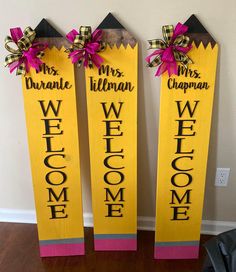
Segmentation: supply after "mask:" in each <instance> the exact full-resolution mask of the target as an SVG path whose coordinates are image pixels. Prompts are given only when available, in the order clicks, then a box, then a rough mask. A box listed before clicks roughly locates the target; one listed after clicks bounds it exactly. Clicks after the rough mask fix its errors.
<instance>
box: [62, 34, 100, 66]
mask: <svg viewBox="0 0 236 272" xmlns="http://www.w3.org/2000/svg"><path fill="white" fill-rule="evenodd" d="M66 38H67V40H68V41H70V42H71V43H72V44H73V45H72V47H71V48H70V49H67V50H66V51H67V52H70V53H69V57H70V58H71V61H72V63H78V64H79V66H80V65H81V63H82V62H83V64H84V67H86V68H87V67H88V66H89V67H90V68H91V67H92V66H93V64H95V66H96V67H97V68H100V66H101V64H102V63H103V58H102V57H100V56H99V55H98V54H97V52H98V51H101V47H102V41H101V40H102V30H100V29H97V30H95V31H94V32H93V33H92V34H91V37H90V38H87V37H84V36H83V35H81V33H78V32H77V30H75V29H73V30H71V31H70V32H69V33H68V34H67V35H66Z"/></svg>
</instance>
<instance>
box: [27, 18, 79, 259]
mask: <svg viewBox="0 0 236 272" xmlns="http://www.w3.org/2000/svg"><path fill="white" fill-rule="evenodd" d="M35 32H36V38H37V41H38V42H42V41H43V42H47V43H48V48H47V49H46V50H45V55H44V57H43V61H44V64H43V65H42V66H41V71H40V72H38V73H36V72H35V70H33V69H30V71H29V73H27V74H26V76H23V77H22V85H23V93H24V104H25V114H26V123H27V130H28V141H29V151H30V159H31V169H32V178H33V186H34V195H35V205H36V213H37V222H38V235H39V244H40V255H41V256H42V257H46V256H66V255H83V254H84V234H83V219H82V199H81V185H80V163H79V143H78V126H77V110H76V94H75V80H74V67H73V64H72V63H71V61H70V59H68V55H67V54H66V53H65V47H64V46H65V44H66V40H65V39H64V38H63V37H62V36H61V34H59V33H58V32H57V31H56V30H55V29H54V28H53V27H52V26H51V25H50V24H49V23H48V22H47V21H46V20H45V19H43V20H42V21H41V22H40V24H39V25H38V26H37V27H36V29H35Z"/></svg>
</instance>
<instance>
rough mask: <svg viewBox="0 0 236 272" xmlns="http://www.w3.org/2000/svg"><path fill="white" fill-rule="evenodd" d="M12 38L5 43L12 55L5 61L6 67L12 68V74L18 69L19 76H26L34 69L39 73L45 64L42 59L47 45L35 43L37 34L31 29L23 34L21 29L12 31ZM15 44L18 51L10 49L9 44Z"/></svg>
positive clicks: (27, 29)
mask: <svg viewBox="0 0 236 272" xmlns="http://www.w3.org/2000/svg"><path fill="white" fill-rule="evenodd" d="M10 33H11V37H7V38H6V41H5V47H6V49H7V50H8V51H9V52H11V53H12V54H10V55H8V56H7V57H6V59H5V65H6V66H8V67H9V68H10V73H12V72H13V71H14V70H15V69H17V74H25V72H29V69H30V67H33V68H34V69H35V70H36V71H37V72H39V71H40V66H41V64H42V63H43V62H42V61H41V59H40V58H41V57H42V56H43V55H44V52H43V51H44V50H45V49H46V48H47V46H48V45H47V44H46V43H39V42H37V43H36V42H34V39H35V36H36V33H35V31H34V30H32V29H31V28H30V27H28V28H26V29H25V31H24V32H22V30H21V28H20V27H16V28H11V29H10ZM12 42H13V43H15V44H16V46H17V49H14V48H12V47H10V46H9V45H8V44H9V43H12Z"/></svg>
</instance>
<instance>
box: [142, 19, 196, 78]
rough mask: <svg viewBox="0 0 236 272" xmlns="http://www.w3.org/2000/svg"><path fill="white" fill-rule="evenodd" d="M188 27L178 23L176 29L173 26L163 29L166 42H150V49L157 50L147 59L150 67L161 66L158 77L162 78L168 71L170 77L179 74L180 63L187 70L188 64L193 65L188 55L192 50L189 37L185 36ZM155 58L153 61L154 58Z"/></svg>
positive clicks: (157, 40) (156, 40)
mask: <svg viewBox="0 0 236 272" xmlns="http://www.w3.org/2000/svg"><path fill="white" fill-rule="evenodd" d="M187 30H188V27H187V26H185V25H182V24H181V23H178V24H177V25H176V27H175V28H174V26H173V25H165V26H163V27H162V33H163V38H164V40H161V39H154V40H149V41H148V42H149V44H150V47H149V49H157V50H155V51H154V52H153V53H152V54H151V55H149V56H148V57H147V58H146V61H147V63H148V66H149V67H156V66H159V68H158V70H157V72H156V76H160V75H161V74H162V73H164V72H165V71H168V74H169V76H171V75H172V74H177V72H178V69H177V68H178V65H177V62H179V63H180V64H181V65H183V66H184V67H186V68H187V66H188V64H190V63H193V62H192V60H191V59H190V58H189V57H188V56H187V55H186V53H187V52H188V51H189V50H190V49H191V48H192V46H191V45H189V43H190V39H189V37H187V36H185V35H184V33H185V32H187ZM154 56H155V58H154V59H153V60H151V59H152V58H153V57H154Z"/></svg>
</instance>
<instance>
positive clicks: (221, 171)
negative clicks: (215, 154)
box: [215, 168, 230, 187]
mask: <svg viewBox="0 0 236 272" xmlns="http://www.w3.org/2000/svg"><path fill="white" fill-rule="evenodd" d="M229 172H230V168H217V169H216V179H215V186H220V187H226V186H227V185H228V179H229Z"/></svg>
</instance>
